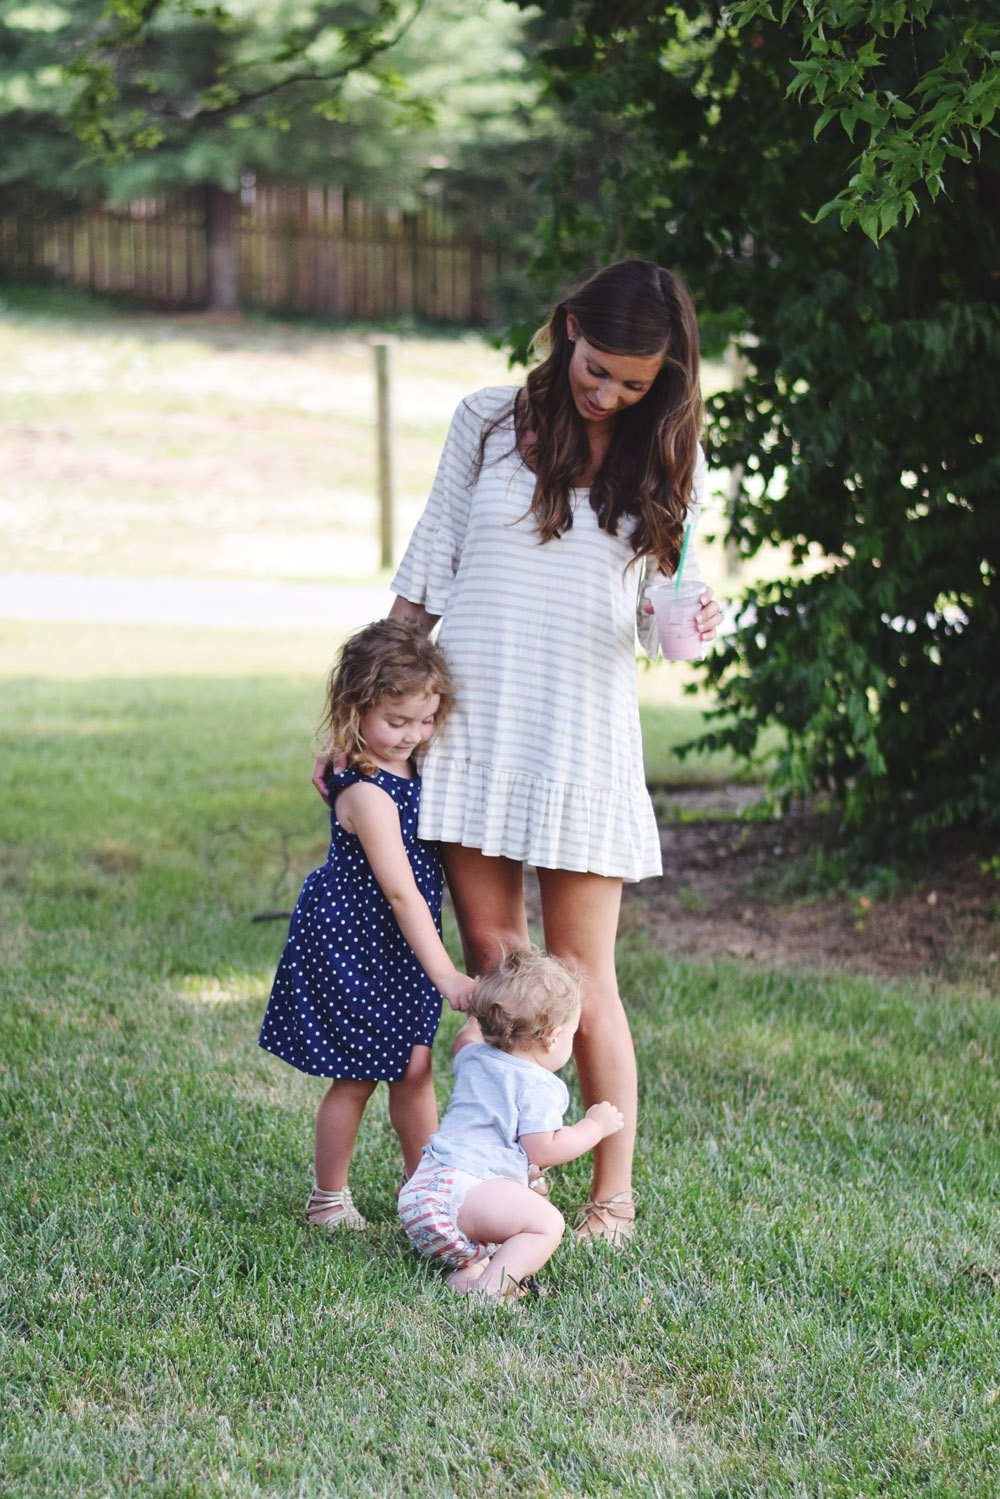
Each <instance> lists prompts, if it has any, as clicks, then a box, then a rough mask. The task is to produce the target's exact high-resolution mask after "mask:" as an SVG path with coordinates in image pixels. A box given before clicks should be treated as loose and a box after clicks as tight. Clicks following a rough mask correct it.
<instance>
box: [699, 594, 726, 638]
mask: <svg viewBox="0 0 1000 1499" xmlns="http://www.w3.org/2000/svg"><path fill="white" fill-rule="evenodd" d="M701 605H702V607H701V611H700V613H698V614H696V615H695V617H694V622H695V624H696V625H697V626H698V634H699V635H700V636H701V638H702V640H704V641H709V640H714V639H715V634H716V631H717V630H718V628H719V626H720V625H721V623H722V610H721V609H720V608H719V601H718V599H717V598H715V597H714V596H713V594H712V590H711V589H710V588H706V589H704V590H703V592H702V595H701Z"/></svg>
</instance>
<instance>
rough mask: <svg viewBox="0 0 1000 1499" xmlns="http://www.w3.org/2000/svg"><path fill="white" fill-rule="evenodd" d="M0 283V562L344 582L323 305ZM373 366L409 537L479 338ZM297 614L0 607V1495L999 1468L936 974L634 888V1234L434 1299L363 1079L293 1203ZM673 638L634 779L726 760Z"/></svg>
mask: <svg viewBox="0 0 1000 1499" xmlns="http://www.w3.org/2000/svg"><path fill="white" fill-rule="evenodd" d="M0 324H2V329H0V332H2V336H3V339H4V349H5V358H4V359H3V360H2V361H0V393H2V396H3V415H2V417H0V429H2V431H3V436H4V439H5V444H6V446H7V448H8V451H9V452H10V454H11V455H12V459H13V461H11V462H8V463H6V464H5V468H4V473H3V474H2V475H0V569H3V568H10V567H17V568H19V569H24V570H27V571H32V570H35V571H39V570H48V571H65V570H68V571H83V572H86V571H100V572H110V573H119V574H123V575H132V576H151V575H154V574H155V575H157V576H174V577H189V576H196V575H197V576H205V575H216V576H230V577H267V578H275V579H277V578H284V579H295V578H319V579H322V580H323V581H329V580H330V579H332V578H335V577H349V578H350V579H352V580H353V581H358V580H361V579H365V578H371V575H372V573H373V561H372V557H373V548H374V541H373V535H374V502H373V500H372V498H371V496H372V494H373V454H374V447H373V443H372V440H371V439H372V432H371V391H372V381H371V350H370V348H369V347H368V345H367V343H366V342H365V339H364V338H361V337H359V336H358V335H357V333H349V332H347V331H344V330H340V331H338V332H331V331H330V330H321V329H316V328H308V327H287V326H282V325H275V324H267V323H262V322H261V323H258V322H250V323H248V324H245V325H235V326H213V325H211V324H210V323H205V322H203V321H200V320H197V319H194V320H187V321H178V322H171V321H170V320H168V319H165V318H156V317H143V316H139V315H135V316H127V315H126V316H123V315H122V314H121V313H118V312H114V311H112V310H109V309H102V308H100V307H99V306H97V307H95V306H94V305H93V304H85V303H84V302H83V301H82V300H81V299H79V298H63V299H60V298H54V297H53V296H52V294H51V293H47V294H46V295H45V297H44V298H42V299H39V298H37V297H35V296H33V295H29V294H26V293H23V292H19V293H17V294H14V293H10V294H7V297H6V306H5V307H0ZM395 365H396V370H397V373H398V375H399V378H400V385H399V391H400V407H399V411H398V420H399V427H398V436H399V446H398V449H397V461H398V467H399V473H400V491H401V516H402V519H401V522H400V528H401V539H405V533H404V529H403V528H404V526H405V524H406V518H407V516H408V515H409V514H410V513H411V512H414V511H415V509H417V508H419V504H420V503H421V501H422V497H423V494H424V492H425V490H426V486H427V484H428V482H429V474H430V472H431V471H432V470H433V465H434V462H435V461H436V457H437V451H438V448H439V446H440V441H441V438H442V436H443V431H444V427H445V425H446V423H447V420H448V416H449V413H450V410H451V408H452V406H453V405H454V404H455V402H456V401H457V400H458V398H459V396H460V395H461V394H462V393H463V391H465V390H467V389H469V388H471V387H473V386H475V385H476V384H483V383H487V381H490V380H494V379H506V378H508V376H507V374H506V370H505V364H504V361H503V358H502V356H501V355H498V354H496V353H495V351H492V350H489V349H486V348H485V347H484V346H483V344H482V343H481V341H479V340H470V339H468V338H465V337H462V336H455V337H453V338H436V337H435V338H431V337H429V336H427V337H425V336H423V335H418V334H406V335H400V336H399V338H398V341H397V344H396V349H395ZM713 559H714V561H713ZM706 560H707V566H706V569H705V570H706V576H708V577H710V579H711V581H712V582H713V583H716V585H717V587H718V588H719V590H720V591H725V590H726V584H725V581H724V579H723V578H722V575H721V571H719V569H721V567H722V562H721V554H720V553H719V552H718V550H715V551H714V552H713V550H712V549H711V548H710V549H708V551H707V554H706ZM713 566H714V568H715V569H716V571H713V570H712V569H713ZM0 615H2V605H0ZM336 644H337V642H336V640H335V639H334V638H333V637H332V636H323V635H322V633H321V632H316V633H314V634H305V633H303V634H287V633H260V632H249V631H247V632H226V631H221V630H214V631H213V630H204V631H197V630H167V629H152V628H134V629H129V630H124V629H114V628H111V627H110V626H100V625H86V626H84V625H80V626H75V625H55V624H51V625H35V624H31V625H28V624H14V623H10V622H6V623H5V622H3V621H2V618H0V1037H2V1044H0V1121H2V1122H0V1128H2V1162H3V1183H2V1185H3V1198H2V1204H3V1205H2V1210H0V1233H2V1244H0V1289H2V1300H3V1316H2V1319H0V1339H2V1342H0V1357H2V1361H3V1371H4V1387H3V1394H2V1400H0V1493H2V1494H3V1495H4V1499H7V1496H12V1499H22V1496H23V1499H29V1496H30V1499H36V1496H60V1499H61V1496H77V1495H81V1496H88V1499H89V1496H102V1499H103V1496H105V1495H113V1496H118V1495H127V1494H138V1495H142V1496H143V1499H145V1496H147V1495H152V1496H156V1495H162V1496H164V1499H175V1496H191V1499H195V1496H197V1499H202V1496H215V1495H219V1496H223V1495H225V1496H229V1495H236V1496H244V1495H245V1496H251V1495H276V1496H282V1499H284V1496H289V1499H291V1496H296V1499H297V1496H304V1499H311V1496H326V1495H329V1496H338V1499H339V1496H345V1495H359V1496H381V1495H385V1496H397V1495H398V1496H402V1495H411V1496H412V1495H416V1496H424V1495H426V1496H441V1499H452V1496H455V1499H464V1496H474V1499H494V1496H495V1499H501V1496H503V1499H507V1496H510V1495H516V1496H522V1495H523V1496H530V1499H535V1496H539V1499H541V1496H546V1499H550V1496H551V1499H590V1496H608V1499H617V1496H621V1495H628V1496H632V1495H635V1496H641V1499H646V1496H650V1499H688V1496H691V1499H723V1496H739V1499H914V1496H921V1499H923V1496H927V1499H945V1496H947V1499H951V1496H954V1499H996V1495H997V1492H998V1486H997V1479H996V1473H997V1471H998V1470H1000V1332H998V1326H1000V1319H998V1315H997V1313H998V1308H997V1296H998V1288H1000V1250H998V1248H997V1246H998V1244H1000V1222H998V1219H1000V1152H998V1150H997V1126H998V1122H1000V1105H998V1097H1000V1094H998V1089H997V1061H998V1053H1000V1034H998V1031H1000V1027H998V1018H997V1009H996V1006H995V1004H994V1003H992V1002H989V1001H987V1000H986V999H984V998H983V997H982V996H981V995H978V994H973V993H972V992H971V991H966V990H963V989H961V988H959V987H954V986H952V987H945V986H943V985H938V986H931V985H930V984H922V985H919V986H913V987H907V986H903V985H896V986H891V987H890V986H886V985H880V984H876V983H864V982H861V981H860V980H855V979H846V978H844V979H840V978H837V977H835V976H834V977H828V978H823V979H820V978H814V977H810V978H804V977H795V976H791V975H784V976H777V975H775V974H773V973H770V972H768V971H766V970H763V969H759V968H756V967H753V966H749V965H747V966H743V967H741V966H739V965H737V964H734V963H729V962H722V961H718V962H712V963H704V964H697V965H695V964H683V963H680V962H678V961H676V960H675V959H673V958H672V957H671V954H670V953H669V951H658V950H655V949H653V948H652V946H651V945H650V944H649V943H648V941H647V940H645V939H644V938H643V935H642V933H641V931H636V930H630V931H629V932H627V933H625V934H624V935H623V937H622V940H621V941H620V943H619V947H618V960H619V968H620V977H621V983H622V989H623V993H624V995H625V997H626V1002H627V1005H628V1008H629V1013H630V1016H631V1019H632V1023H633V1027H634V1031H635V1037H636V1043H637V1048H638V1053H639V1065H640V1078H641V1114H640V1138H639V1154H638V1167H637V1184H638V1187H639V1190H640V1192H641V1194H642V1206H641V1233H640V1235H639V1238H638V1240H637V1243H636V1246H635V1248H634V1249H633V1250H632V1251H630V1252H628V1253H625V1254H620V1255H615V1254H612V1253H607V1252H601V1251H598V1252H596V1253H593V1254H591V1253H587V1252H585V1251H575V1250H574V1249H573V1247H572V1246H570V1245H565V1246H563V1248H562V1249H561V1250H560V1251H559V1253H558V1254H557V1256H556V1257H555V1259H554V1260H553V1262H552V1263H551V1265H550V1266H549V1267H547V1268H546V1271H545V1272H544V1280H545V1283H546V1284H547V1286H548V1288H549V1290H550V1293H551V1294H550V1295H549V1296H548V1297H547V1298H545V1299H544V1300H541V1301H538V1302H536V1303H532V1304H530V1305H527V1306H524V1307H521V1308H519V1309H517V1310H516V1311H514V1312H513V1313H510V1314H508V1313H504V1312H503V1311H502V1310H490V1309H489V1308H477V1307H474V1306H470V1305H467V1304H464V1303H460V1302H458V1301H456V1300H454V1299H453V1298H451V1297H450V1296H449V1295H448V1294H447V1293H446V1292H445V1291H444V1290H443V1289H442V1288H441V1286H440V1284H439V1282H438V1280H437V1278H436V1276H435V1274H434V1273H433V1272H432V1271H431V1270H430V1269H429V1267H428V1266H427V1265H425V1264H424V1263H423V1262H421V1261H420V1260H418V1259H417V1258H416V1256H415V1255H414V1254H413V1253H412V1252H411V1251H410V1250H409V1249H408V1247H407V1244H406V1242H405V1239H404V1237H403V1235H402V1233H401V1231H400V1230H399V1229H398V1228H397V1225H396V1221H395V1215H394V1203H393V1196H392V1187H393V1184H394V1182H395V1180H396V1179H397V1175H398V1166H399V1163H398V1153H397V1147H396V1143H395V1138H394V1136H393V1134H392V1131H391V1128H390V1126H389V1121H388V1117H387V1113H386V1107H385V1098H384V1097H383V1096H382V1095H381V1094H376V1097H375V1099H374V1100H373V1103H372V1105H371V1107H370V1110H369V1116H368V1118H367V1119H366V1121H365V1124H364V1126H363V1130H362V1135H361V1139H360V1142H359V1147H358V1152H357V1161H356V1170H355V1173H354V1187H355V1192H356V1196H357V1198H358V1201H359V1205H360V1206H361V1208H362V1210H363V1212H364V1213H365V1216H366V1217H367V1218H368V1219H369V1223H370V1228H369V1230H368V1231H367V1232H366V1233H365V1234H364V1235H362V1236H359V1237H351V1238H345V1239H342V1240H335V1241H328V1240H326V1239H324V1238H323V1236H322V1235H321V1234H319V1233H316V1232H315V1231H311V1230H308V1229H307V1226H306V1225H305V1223H304V1221H303V1216H302V1207H303V1204H304V1201H305V1197H306V1193H307V1190H308V1186H309V1182H310V1164H309V1163H310V1153H311V1133H312V1122H313V1115H314V1111H315V1107H316V1103H317V1101H318V1097H319V1094H320V1092H321V1089H322V1085H321V1084H320V1083H317V1082H316V1081H315V1080H313V1079H307V1078H304V1077H301V1076H299V1075H298V1074H296V1073H294V1072H292V1071H291V1069H289V1068H287V1067H285V1066H284V1065H283V1064H282V1063H281V1062H279V1061H278V1060H277V1059H276V1058H274V1057H271V1056H268V1055H266V1054H265V1053H263V1052H261V1051H260V1050H259V1049H258V1047H257V1045H256V1037H257V1031H258V1028H259V1024H260V1019H261V1015H262V1013H263V1009H264V1005H265V1002H266V997H267V993H268V989H269V985H270V980H271V976H272V974H273V970H274V965H275V962H276V959H277V956H278V953H279V951H280V948H281V944H282V942H283V939H284V927H283V924H282V922H281V921H280V920H279V921H274V920H267V921H255V920H254V917H255V916H257V915H260V914H262V913H265V912H270V911H275V910H278V911H284V910H288V909H290V907H291V905H292V903H293V901H294V899H295V896H296V894H297V891H298V888H299V884H300V882H301V879H302V878H303V876H304V875H305V874H306V873H308V871H309V870H310V869H312V868H313V867H314V866H315V865H316V864H317V863H319V862H321V861H322V859H323V858H324V857H325V853H326V842H327V829H326V821H325V813H324V811H323V808H322V806H321V804H320V803H319V800H318V798H317V797H316V795H315V793H314V792H313V790H312V788H311V787H310V785H309V776H310V772H311V764H312V755H311V752H310V746H311V737H312V733H313V728H314V725H315V723H316V721H317V718H318V716H319V713H320V708H321V691H322V680H323V676H324V673H325V671H326V668H327V666H328V664H329V660H330V657H331V655H332V653H333V650H334V648H335V646H336ZM687 671H688V669H687V668H685V667H683V666H680V665H670V666H667V665H664V664H662V663H661V664H660V665H659V666H657V667H656V668H653V669H651V670H644V669H642V668H640V671H639V690H640V697H641V700H642V704H643V732H644V740H645V747H646V756H647V768H648V771H649V774H650V778H651V779H652V780H655V781H662V780H666V779H673V778H677V777H681V776H684V777H694V778H699V779H700V778H719V777H725V776H729V775H731V774H732V773H733V769H734V767H733V766H732V765H731V764H729V763H728V762H727V761H726V760H725V759H714V760H706V761H701V762H698V761H686V762H684V765H683V766H679V765H678V762H677V758H676V754H675V747H676V745H677V743H678V742H679V741H682V740H684V739H687V738H689V737H690V736H691V735H692V734H693V733H694V732H696V731H697V727H698V724H699V722H700V715H701V708H702V706H703V704H701V703H700V702H699V700H698V699H697V698H692V697H689V696H685V695H684V693H683V688H684V684H685V682H686V680H688V677H687ZM446 939H447V940H448V941H449V943H450V944H451V946H452V949H453V950H455V933H454V929H453V927H452V925H451V924H450V922H448V921H447V920H446ZM456 1025H457V1019H456V1017H454V1016H452V1015H451V1014H450V1013H449V1014H448V1015H447V1016H446V1017H445V1020H444V1022H443V1023H442V1027H441V1031H440V1033H439V1036H438V1040H437V1043H436V1046H435V1066H436V1075H437V1081H438V1087H439V1092H440V1097H441V1100H442V1102H443V1101H444V1100H445V1099H446V1097H447V1094H448V1091H449V1083H450V1065H449V1054H450V1040H451V1036H452V1034H453V1031H454V1029H455V1026H456ZM567 1080H568V1082H569V1083H570V1086H571V1089H572V1088H573V1087H574V1079H573V1076H572V1067H570V1068H569V1069H568V1077H567ZM383 1091H384V1090H383ZM574 1106H575V1107H576V1106H578V1099H577V1100H576V1102H575V1105H574ZM586 1184H587V1171H586V1162H576V1163H573V1164H572V1165H570V1166H568V1167H566V1168H564V1169H562V1170H561V1171H560V1172H558V1173H557V1175H556V1180H555V1189H554V1195H555V1200H556V1202H557V1203H558V1205H559V1206H560V1207H562V1208H566V1209H568V1208H569V1207H570V1206H571V1205H572V1204H573V1203H574V1202H576V1201H579V1200H580V1199H581V1198H582V1197H583V1196H584V1194H585V1191H586Z"/></svg>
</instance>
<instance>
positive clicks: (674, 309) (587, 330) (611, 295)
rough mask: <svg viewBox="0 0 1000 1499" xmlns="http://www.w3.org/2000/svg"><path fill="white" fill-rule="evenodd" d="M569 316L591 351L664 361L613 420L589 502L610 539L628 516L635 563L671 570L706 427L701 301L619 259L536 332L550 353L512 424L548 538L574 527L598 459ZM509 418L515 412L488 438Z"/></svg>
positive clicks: (652, 268) (667, 275)
mask: <svg viewBox="0 0 1000 1499" xmlns="http://www.w3.org/2000/svg"><path fill="white" fill-rule="evenodd" d="M570 315H572V317H573V319H574V321H575V323H576V325H577V328H578V329H579V332H580V334H581V335H582V336H583V338H584V339H586V341H587V343H589V344H591V345H593V347H594V348H595V349H599V350H601V351H602V352H603V353H605V354H619V355H620V354H625V355H639V356H643V357H656V356H657V355H662V356H663V365H662V367H661V369H660V372H659V374H658V375H657V377H656V379H655V380H654V382H653V384H652V385H651V386H650V388H649V390H648V391H647V392H646V394H645V395H644V396H643V397H642V399H641V400H640V401H637V402H635V404H634V405H632V406H629V407H627V408H626V409H625V410H623V411H620V412H619V413H618V414H617V415H616V416H615V418H614V427H613V430H612V437H611V442H610V445H609V447H608V451H607V454H606V455H605V458H604V461H603V463H602V464H601V467H600V468H599V469H598V471H597V473H596V474H595V475H594V477H593V479H592V481H591V486H590V503H591V506H592V507H593V509H594V510H595V511H596V513H597V515H598V518H599V520H600V524H601V526H602V527H603V529H604V530H606V531H608V532H610V534H611V535H612V536H614V535H617V533H618V527H619V524H620V523H621V521H622V520H623V518H628V519H629V520H630V521H632V522H633V525H632V530H631V537H630V539H631V544H632V550H633V553H634V556H635V558H636V559H639V558H644V557H652V558H655V560H656V562H657V563H658V565H659V566H660V567H661V568H662V569H663V571H664V572H666V573H668V574H670V573H673V572H675V571H676V569H677V565H678V562H679V560H680V552H681V545H682V541H683V535H684V522H685V518H686V516H687V509H688V504H689V502H690V499H691V493H692V486H693V482H694V471H695V464H696V462H697V457H698V434H699V431H700V427H701V389H700V385H699V367H700V359H699V350H698V323H697V319H696V317H695V311H694V305H693V303H692V301H691V298H690V296H689V294H688V291H687V289H686V287H685V286H684V284H683V283H682V282H681V281H679V280H678V278H677V277H676V276H675V275H674V274H673V273H672V272H671V271H667V270H664V269H663V268H662V267H660V266H656V265H654V264H653V262H652V261H649V260H634V259H630V260H619V261H616V262H615V264H614V265H610V266H607V267H605V269H604V270H601V271H598V272H597V274H596V275H594V276H591V278H590V279H589V280H588V281H586V282H584V284H583V285H582V286H581V287H579V288H578V289H577V290H576V291H574V292H572V293H571V294H570V296H568V297H567V298H566V299H565V300H564V301H562V302H560V303H559V304H558V306H557V307H556V308H555V309H554V311H553V313H552V315H551V317H550V318H549V321H548V324H547V326H546V327H545V328H544V329H542V330H540V332H539V333H538V334H536V337H535V346H536V347H544V348H547V349H548V353H547V356H546V358H545V359H544V360H543V361H542V363H541V364H539V365H537V366H536V367H535V368H534V369H533V370H531V371H530V372H529V374H528V377H527V380H526V382H525V386H524V389H523V390H522V391H519V392H518V397H517V399H516V400H515V403H514V406H513V416H514V422H515V431H516V433H517V441H518V448H519V450H520V451H521V454H522V456H523V457H524V459H525V461H526V462H527V463H528V465H529V467H530V468H532V469H533V470H534V473H535V476H536V478H535V491H534V495H533V496H532V501H531V511H530V513H531V514H532V515H533V516H534V519H535V522H536V524H537V526H538V532H539V536H540V539H541V540H542V541H543V542H546V541H550V540H552V538H553V537H556V536H559V535H561V534H562V532H564V531H567V530H569V528H570V527H571V526H572V524H573V512H572V505H571V499H570V492H571V490H572V489H573V488H574V487H576V486H577V485H578V484H579V481H580V476H581V475H582V474H583V473H584V472H585V470H586V467H587V464H588V461H589V458H590V451H589V446H588V442H587V430H586V427H585V425H584V422H583V418H582V417H581V416H580V414H579V412H578V411H577V409H576V405H575V403H574V400H573V394H572V391H571V389H570V382H569V362H570V359H571V357H572V353H573V340H572V339H571V338H570V336H569V332H568V329H567V319H568V317H569V316H570ZM510 415H511V409H508V410H507V411H506V412H504V413H503V415H502V416H501V418H500V421H499V422H497V423H495V424H493V426H492V427H491V428H490V429H488V431H487V433H486V434H485V436H488V435H489V431H490V430H494V429H495V426H499V425H500V424H501V422H504V421H506V420H509V418H510ZM485 436H484V445H485ZM480 461H481V460H480Z"/></svg>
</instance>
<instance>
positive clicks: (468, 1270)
mask: <svg viewBox="0 0 1000 1499" xmlns="http://www.w3.org/2000/svg"><path fill="white" fill-rule="evenodd" d="M488 1265H489V1260H474V1261H473V1263H472V1264H471V1265H463V1266H462V1268H461V1270H453V1271H452V1272H451V1274H450V1275H449V1276H446V1278H445V1285H446V1286H448V1287H449V1289H450V1290H452V1291H457V1292H458V1294H459V1295H460V1296H466V1295H468V1293H469V1292H470V1291H471V1290H472V1288H473V1286H474V1285H475V1284H476V1281H477V1280H478V1279H479V1277H480V1276H481V1275H482V1274H483V1273H484V1272H485V1270H486V1268H487V1266H488Z"/></svg>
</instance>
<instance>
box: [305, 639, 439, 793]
mask: <svg viewBox="0 0 1000 1499" xmlns="http://www.w3.org/2000/svg"><path fill="white" fill-rule="evenodd" d="M326 693H327V709H326V714H325V715H324V718H323V720H322V723H321V724H320V731H321V732H322V731H323V730H327V731H328V733H329V741H328V742H329V743H330V744H331V745H336V746H337V747H338V748H339V749H341V750H342V751H343V753H344V755H345V756H346V758H347V763H348V765H349V766H350V767H351V769H352V770H359V771H360V772H361V774H362V775H365V776H373V775H374V774H375V773H376V771H377V769H378V767H377V765H376V764H375V762H374V760H373V759H372V757H371V752H370V751H369V749H368V746H367V744H366V743H365V739H364V735H363V734H362V732H361V720H362V719H363V718H364V716H365V714H366V713H368V712H369V711H370V710H371V709H372V708H374V707H376V705H377V704H378V703H380V702H381V701H382V700H383V698H403V697H412V696H413V694H414V693H427V694H428V695H430V696H433V695H434V694H435V693H436V694H437V696H438V706H437V712H436V714H435V716H434V717H435V727H436V728H440V726H441V725H442V724H443V723H444V721H445V719H446V718H447V717H448V714H449V713H450V711H451V706H452V702H453V701H454V693H453V691H452V685H451V677H450V676H449V674H448V667H447V665H446V664H445V659H444V656H443V655H442V654H441V652H440V650H439V649H438V647H437V646H436V645H435V644H434V643H433V641H431V640H428V638H427V635H426V634H425V632H424V631H423V630H422V629H421V628H420V626H419V625H418V624H416V623H415V622H414V621H413V620H409V619H377V620H375V621H374V623H373V624H370V625H366V626H365V627H364V629H363V630H359V631H358V632H357V634H355V635H352V636H351V637H350V639H349V640H346V641H345V642H344V644H343V646H342V647H341V649H340V653H339V655H338V656H337V659H336V661H335V662H334V665H333V669H332V670H331V672H330V675H329V677H328V678H327V684H326Z"/></svg>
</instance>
